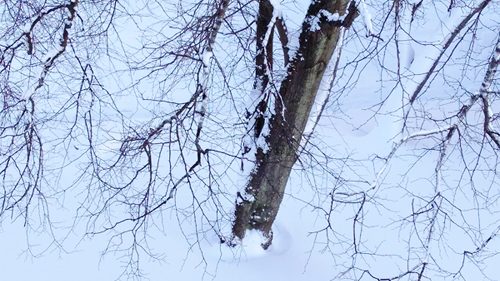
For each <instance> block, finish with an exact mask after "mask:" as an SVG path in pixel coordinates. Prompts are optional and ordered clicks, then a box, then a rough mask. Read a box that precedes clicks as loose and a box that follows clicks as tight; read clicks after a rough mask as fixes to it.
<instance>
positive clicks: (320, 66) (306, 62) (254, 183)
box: [233, 0, 358, 248]
mask: <svg viewBox="0 0 500 281" xmlns="http://www.w3.org/2000/svg"><path fill="white" fill-rule="evenodd" d="M349 3H350V4H349ZM348 5H349V7H347V6H348ZM336 13H338V15H339V16H340V17H339V19H338V20H335V18H334V17H332V16H331V15H334V14H336ZM357 15H358V12H357V9H356V6H355V4H354V1H348V0H337V1H334V0H316V1H313V3H312V4H311V5H310V7H309V9H308V11H307V15H306V19H305V20H304V23H303V25H302V31H301V35H300V38H299V44H300V45H299V49H298V51H297V53H296V55H295V56H294V58H293V59H292V61H291V62H290V64H289V65H288V72H287V73H288V75H287V77H286V78H285V79H284V80H283V82H282V84H281V86H280V89H279V95H278V97H277V98H276V102H275V104H274V112H275V113H274V114H273V116H272V117H271V119H270V125H269V126H270V133H269V135H268V136H267V137H266V143H267V145H268V149H267V150H266V151H264V150H263V149H262V148H257V151H256V160H257V163H256V167H255V169H254V171H253V172H252V173H251V175H250V180H249V181H248V184H247V186H246V188H245V192H246V193H247V196H244V197H242V198H251V199H243V201H242V202H240V203H238V204H237V205H236V210H235V220H234V223H233V234H234V236H235V237H238V238H240V239H243V238H244V237H245V232H246V231H247V230H249V229H256V230H259V231H261V232H262V233H263V234H264V236H266V237H267V238H268V241H266V242H265V243H263V244H262V246H263V247H264V248H267V247H268V246H269V245H270V244H271V240H272V231H271V228H272V225H273V223H274V220H275V218H276V215H277V214H278V210H279V207H280V204H281V201H282V199H283V195H284V192H285V187H286V184H287V181H288V178H289V176H290V172H291V170H292V167H293V165H294V163H295V162H296V160H297V151H298V148H299V144H300V141H301V139H302V134H303V132H304V129H305V126H306V124H307V121H308V119H309V114H310V112H311V108H312V105H313V103H314V100H315V98H316V94H317V92H318V89H319V86H320V82H321V79H322V77H323V74H324V72H325V70H326V67H327V65H328V62H329V61H330V59H331V57H332V55H333V52H334V50H335V48H336V46H337V43H338V41H339V37H340V33H341V28H348V27H350V26H351V24H352V22H353V20H354V19H355V18H356V16H357ZM332 18H333V20H332ZM316 23H318V24H319V28H317V26H316Z"/></svg>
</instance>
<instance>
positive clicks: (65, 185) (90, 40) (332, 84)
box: [0, 0, 500, 280]
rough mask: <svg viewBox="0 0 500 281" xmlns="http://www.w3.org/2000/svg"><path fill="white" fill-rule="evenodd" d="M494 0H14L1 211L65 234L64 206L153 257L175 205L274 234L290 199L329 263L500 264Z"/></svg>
mask: <svg viewBox="0 0 500 281" xmlns="http://www.w3.org/2000/svg"><path fill="white" fill-rule="evenodd" d="M498 14H500V5H499V2H498V1H493V0H482V1H477V0H476V1H462V0H438V1H430V0H420V1H418V0H394V1H377V0H357V1H354V0H353V1H348V0H336V1H333V0H314V1H293V0H292V1H277V0H258V1H257V0H255V1H252V0H248V1H240V0H189V1H178V2H176V1H146V0H144V1H117V0H44V1H41V0H34V1H17V0H5V1H3V2H2V3H1V4H0V95H1V109H0V180H1V184H0V186H1V190H0V222H2V223H3V224H4V225H5V224H6V223H12V222H22V223H24V225H25V226H26V228H27V229H30V230H40V231H47V232H49V233H57V232H58V226H57V225H56V224H54V219H53V218H52V216H51V212H53V211H55V210H57V209H58V208H60V207H61V206H64V207H65V208H68V209H71V212H73V213H72V216H71V217H72V218H74V221H70V222H68V223H67V225H70V226H71V228H72V229H74V230H77V229H78V230H83V232H84V233H82V234H83V235H88V236H90V237H92V236H95V235H108V236H106V237H109V244H108V248H107V249H106V251H118V252H123V253H124V256H125V258H126V259H128V260H129V269H130V270H131V271H129V273H131V274H139V273H138V271H136V270H137V266H138V262H137V261H138V259H139V257H140V256H141V255H143V254H151V255H152V254H153V253H152V252H151V250H150V249H149V248H148V242H147V241H148V240H147V238H148V236H149V233H152V232H153V231H155V230H158V229H160V230H162V229H165V228H168V227H169V226H168V225H165V224H164V223H165V222H166V221H168V222H169V223H175V222H172V221H171V220H167V219H166V218H165V217H167V216H168V217H170V216H172V217H174V218H175V220H176V221H177V224H178V225H180V227H181V229H182V230H184V232H183V233H184V235H185V238H186V241H187V242H188V243H190V245H191V246H192V247H194V248H196V247H200V251H203V249H202V247H201V246H200V240H201V239H203V237H204V235H208V233H210V235H213V234H215V235H217V237H218V238H219V240H220V243H221V245H223V246H224V247H226V246H227V247H235V246H237V245H238V243H239V242H240V241H241V239H244V237H245V233H246V232H247V231H248V230H258V231H260V232H262V234H263V236H264V237H265V238H266V239H265V240H264V241H263V243H262V246H263V247H264V248H267V247H269V245H271V243H272V239H273V232H272V229H273V224H274V222H275V218H276V216H277V214H278V211H279V210H280V208H281V209H282V208H286V207H284V206H286V204H287V202H294V204H295V203H299V204H300V205H301V206H303V207H304V208H305V209H307V210H308V211H312V212H313V213H314V214H315V215H316V216H317V221H316V223H315V224H314V226H313V224H312V223H311V227H314V228H311V229H310V236H309V237H310V238H311V242H310V243H311V248H312V249H311V250H312V252H314V251H316V250H318V251H319V250H322V251H326V253H329V254H330V255H331V256H332V264H334V265H335V266H336V267H338V268H339V270H338V274H339V275H338V276H337V277H335V276H332V278H340V279H342V278H343V279H346V280H435V279H438V278H444V280H479V279H481V280H494V279H495V277H496V276H494V275H493V273H492V272H493V271H491V268H492V266H493V264H494V261H495V260H496V261H498V257H497V255H498V249H499V245H500V244H499V242H498V235H499V233H500V216H499V213H500V182H499V178H498V172H499V167H498V163H499V159H498V156H499V152H500V121H499V117H500V115H499V114H500V113H499V109H500V107H499V106H500V104H499V103H500V100H499V97H500V92H499V83H498V75H497V74H496V71H497V68H498V64H499V60H500V30H499V26H500V25H499V22H498ZM378 127H380V128H385V129H379V128H378ZM346 128H348V129H346ZM353 134H354V135H356V134H361V135H363V136H358V137H352V135H353ZM299 185H300V188H299V187H298V186H299ZM69 201H71V202H69ZM282 201H283V204H281V203H282ZM318 221H320V223H318ZM193 229H194V231H193ZM380 233H383V235H380ZM53 237H54V241H56V245H60V246H61V247H63V241H61V239H59V238H58V237H60V236H58V235H57V234H53ZM62 240H64V239H62ZM60 242H61V243H62V244H59V243H60ZM478 276H481V277H478ZM343 279H342V280H343Z"/></svg>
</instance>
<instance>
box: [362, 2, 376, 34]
mask: <svg viewBox="0 0 500 281" xmlns="http://www.w3.org/2000/svg"><path fill="white" fill-rule="evenodd" d="M360 4H361V8H360V11H361V15H362V16H363V22H364V23H365V27H366V36H370V35H372V34H374V33H373V24H372V15H371V13H370V11H369V10H368V8H367V7H366V3H365V0H361V3H360Z"/></svg>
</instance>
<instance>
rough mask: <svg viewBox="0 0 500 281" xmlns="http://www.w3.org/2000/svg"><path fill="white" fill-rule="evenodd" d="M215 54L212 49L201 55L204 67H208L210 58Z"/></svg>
mask: <svg viewBox="0 0 500 281" xmlns="http://www.w3.org/2000/svg"><path fill="white" fill-rule="evenodd" d="M213 55H214V54H213V52H212V51H205V52H203V55H202V57H201V61H202V62H203V66H204V67H208V66H209V65H210V59H211V58H212V56H213Z"/></svg>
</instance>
